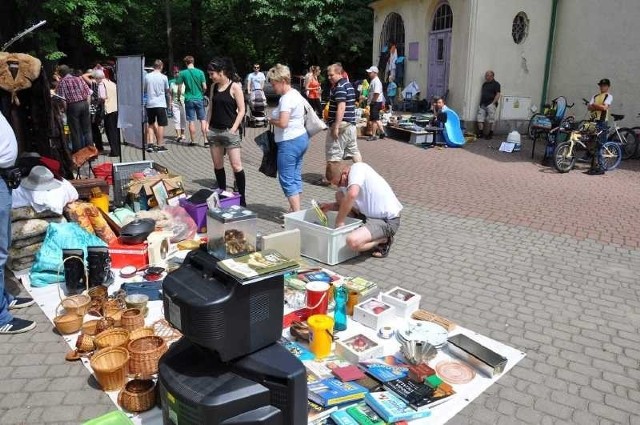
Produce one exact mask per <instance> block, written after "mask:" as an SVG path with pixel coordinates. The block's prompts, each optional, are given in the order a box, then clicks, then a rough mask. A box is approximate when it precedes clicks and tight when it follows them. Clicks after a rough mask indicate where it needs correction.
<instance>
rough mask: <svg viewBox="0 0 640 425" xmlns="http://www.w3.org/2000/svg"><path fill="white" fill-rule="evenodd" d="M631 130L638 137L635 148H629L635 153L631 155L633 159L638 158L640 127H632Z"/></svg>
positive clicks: (639, 115)
mask: <svg viewBox="0 0 640 425" xmlns="http://www.w3.org/2000/svg"><path fill="white" fill-rule="evenodd" d="M638 118H640V114H638ZM631 130H633V134H635V136H636V143H635V146H634V147H629V151H633V153H632V154H631V158H633V157H637V156H638V148H639V146H638V145H640V126H638V127H631Z"/></svg>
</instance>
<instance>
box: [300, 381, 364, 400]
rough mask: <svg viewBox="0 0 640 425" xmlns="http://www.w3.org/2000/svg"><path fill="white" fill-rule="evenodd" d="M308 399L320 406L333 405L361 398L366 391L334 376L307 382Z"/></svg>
mask: <svg viewBox="0 0 640 425" xmlns="http://www.w3.org/2000/svg"><path fill="white" fill-rule="evenodd" d="M308 388H309V396H308V397H309V400H311V401H313V402H315V403H317V404H319V405H321V406H325V407H326V406H335V405H338V404H342V403H346V402H348V401H357V400H362V399H363V398H364V396H365V394H366V393H367V392H368V391H367V389H366V388H365V387H362V386H360V385H358V384H356V383H354V382H341V381H340V380H338V379H335V378H329V379H323V380H322V381H317V382H312V383H310V384H308Z"/></svg>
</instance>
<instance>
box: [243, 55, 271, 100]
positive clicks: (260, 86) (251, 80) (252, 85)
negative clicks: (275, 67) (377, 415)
mask: <svg viewBox="0 0 640 425" xmlns="http://www.w3.org/2000/svg"><path fill="white" fill-rule="evenodd" d="M266 80H267V77H265V75H264V74H263V73H262V72H260V65H259V64H257V63H256V64H253V72H252V73H251V74H249V77H248V78H247V94H249V95H250V94H251V92H252V91H254V90H263V91H264V82H265V81H266Z"/></svg>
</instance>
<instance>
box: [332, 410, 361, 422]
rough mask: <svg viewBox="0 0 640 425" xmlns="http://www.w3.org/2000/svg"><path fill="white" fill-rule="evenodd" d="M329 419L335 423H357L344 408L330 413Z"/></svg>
mask: <svg viewBox="0 0 640 425" xmlns="http://www.w3.org/2000/svg"><path fill="white" fill-rule="evenodd" d="M331 419H332V420H333V422H335V423H336V425H358V422H356V420H355V419H353V418H352V417H351V415H349V414H348V413H347V411H346V410H338V411H335V412H333V413H331Z"/></svg>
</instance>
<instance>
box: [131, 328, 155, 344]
mask: <svg viewBox="0 0 640 425" xmlns="http://www.w3.org/2000/svg"><path fill="white" fill-rule="evenodd" d="M152 335H155V332H154V331H153V328H138V329H134V330H132V331H131V332H129V341H133V340H134V339H138V338H142V337H144V336H152Z"/></svg>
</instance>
